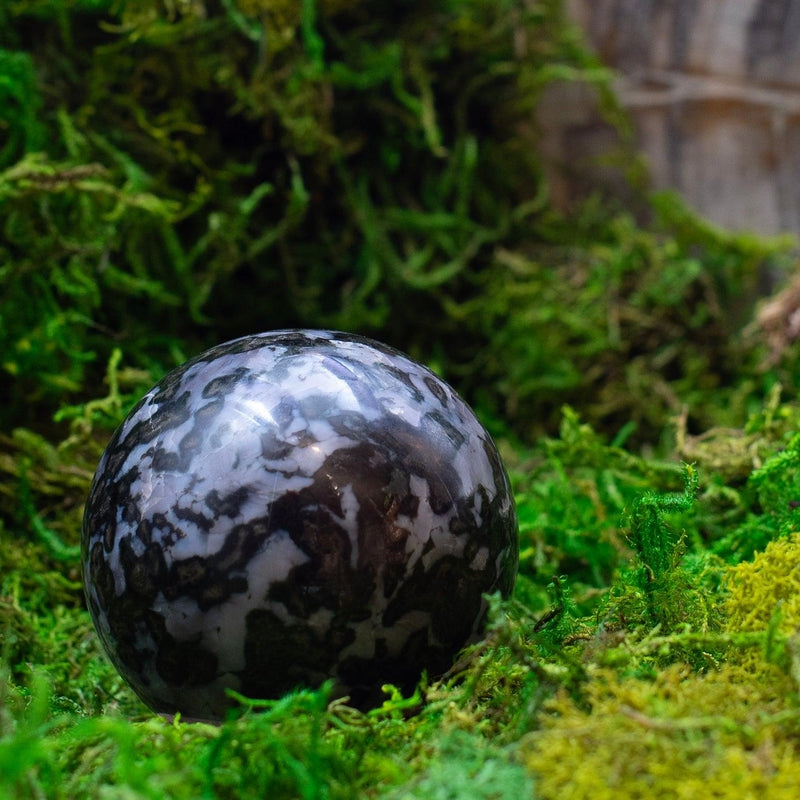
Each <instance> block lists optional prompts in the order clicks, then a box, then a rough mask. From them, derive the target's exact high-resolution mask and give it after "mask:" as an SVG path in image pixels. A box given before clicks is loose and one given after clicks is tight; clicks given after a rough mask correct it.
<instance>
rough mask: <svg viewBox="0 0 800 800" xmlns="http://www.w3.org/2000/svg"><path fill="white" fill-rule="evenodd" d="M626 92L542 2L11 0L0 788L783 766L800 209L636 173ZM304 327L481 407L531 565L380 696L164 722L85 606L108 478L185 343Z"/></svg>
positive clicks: (650, 778)
mask: <svg viewBox="0 0 800 800" xmlns="http://www.w3.org/2000/svg"><path fill="white" fill-rule="evenodd" d="M556 81H581V82H583V83H586V84H588V85H590V86H591V87H592V88H593V91H594V94H595V96H596V98H597V104H598V108H599V110H600V112H601V113H602V114H603V115H604V116H605V119H606V121H607V123H608V124H609V125H612V126H614V127H615V128H616V129H617V130H618V132H619V142H620V145H619V148H620V152H619V157H618V163H619V164H621V165H622V166H623V167H624V170H623V171H624V173H625V178H626V179H627V180H628V181H629V184H630V193H629V197H628V202H627V204H626V205H625V206H624V207H623V206H622V205H621V203H620V202H619V201H615V200H614V198H613V197H605V196H600V195H597V196H591V197H587V198H586V199H585V201H584V202H583V203H581V204H580V206H578V207H576V208H573V209H572V210H570V211H569V212H565V211H559V210H558V209H555V208H553V207H552V204H551V203H550V201H549V195H548V187H547V182H546V179H545V177H544V176H545V174H546V170H545V167H544V165H543V163H542V160H541V156H540V149H539V147H538V139H537V133H536V130H535V125H532V120H533V119H535V110H536V105H537V102H538V100H539V98H540V96H541V92H542V91H543V90H544V89H545V88H546V87H548V86H550V85H551V84H552V83H553V82H556ZM610 87H611V80H610V76H609V74H608V72H607V71H606V70H604V69H603V68H602V67H601V66H600V65H599V64H598V63H597V62H596V60H595V59H594V57H593V56H592V55H591V54H590V53H588V52H587V51H586V50H585V48H584V46H583V45H582V43H581V39H580V37H579V35H578V34H577V32H576V31H575V30H574V29H573V28H572V27H571V26H570V25H569V23H568V22H567V21H566V20H565V18H564V14H563V8H562V4H561V3H559V2H555V1H554V0H547V1H545V0H542V1H541V2H539V1H537V0H494V1H493V2H485V1H484V2H477V0H475V1H474V2H473V1H472V0H436V1H435V2H430V3H398V2H392V3H389V2H385V3H384V2H377V3H365V2H362V1H361V0H317V2H314V0H302V2H300V1H299V0H298V2H259V0H221V1H220V2H212V1H211V0H208V1H207V2H205V1H204V0H171V1H170V2H167V0H164V1H163V2H161V1H157V0H143V1H142V2H124V1H123V0H116V1H115V2H111V0H71V2H56V1H55V0H12V1H11V2H7V3H2V4H0V231H2V232H1V233H0V367H1V368H2V377H1V378H0V384H1V385H2V387H3V389H2V402H1V403H0V797H2V798H9V799H10V800H16V798H65V799H66V798H69V799H70V800H72V799H73V798H84V797H86V798H112V797H113V798H117V797H119V798H137V799H138V798H164V797H168V798H249V797H253V798H263V797H265V796H268V797H270V798H276V800H277V798H339V797H341V798H352V797H368V798H393V799H394V800H400V798H426V799H428V798H431V799H433V800H438V798H453V799H454V800H455V799H456V798H458V799H460V798H465V799H466V800H470V799H471V798H475V799H477V798H482V799H483V798H485V799H486V800H489V799H492V800H517V799H518V798H525V797H527V798H538V799H539V800H555V799H556V798H558V799H559V800H564V798H566V800H579V799H580V800H583V798H592V799H593V800H595V799H596V798H597V799H599V798H605V797H614V798H618V797H624V798H638V797H659V798H694V797H697V796H699V795H703V796H707V797H716V798H736V799H737V800H741V799H742V798H759V800H763V798H777V799H779V800H783V798H786V800H789V799H790V798H791V800H794V798H795V797H797V796H798V793H799V792H800V639H798V629H799V628H800V570H798V564H799V563H800V489H798V487H799V486H800V483H798V478H799V477H800V402H798V396H797V392H796V389H795V387H796V386H797V385H798V378H799V377H800V360H799V359H798V358H797V355H796V354H795V349H796V348H794V347H793V346H792V339H793V336H794V335H795V334H794V333H793V332H792V331H793V328H792V318H791V313H790V312H791V311H792V309H791V308H789V309H788V310H787V313H786V315H785V317H781V316H780V314H778V316H777V317H776V316H775V314H774V313H773V314H772V316H770V323H769V324H770V326H771V327H770V328H769V329H766V328H765V327H764V325H763V324H762V323H763V320H764V317H763V316H762V317H759V308H760V304H759V303H760V298H761V297H762V296H764V295H765V294H766V293H769V292H771V291H773V290H774V289H776V288H778V287H779V286H780V285H782V284H783V283H786V282H788V281H790V280H791V278H792V276H793V275H794V274H795V273H796V271H797V267H796V261H795V243H794V242H793V241H790V240H769V241H768V240H763V239H759V238H757V237H753V236H748V235H732V234H728V233H725V232H722V231H719V230H716V229H714V228H713V227H712V226H709V225H708V224H706V223H705V222H703V221H702V220H699V219H697V218H696V217H695V216H693V215H692V214H691V213H690V212H688V211H687V210H686V209H685V208H684V207H683V206H682V204H681V203H680V202H679V201H678V200H677V199H676V198H674V197H671V196H663V195H662V196H653V195H651V194H650V193H649V192H648V191H647V186H646V182H644V181H643V179H642V174H643V173H642V172H641V170H640V169H639V165H638V162H637V160H636V158H635V156H634V155H633V154H632V153H631V152H630V151H629V150H628V149H627V148H628V147H629V137H630V130H629V127H628V125H627V123H626V121H625V118H624V115H623V114H622V113H621V111H620V110H619V108H618V107H617V105H616V103H615V101H614V97H613V92H612V91H611V88H610ZM631 198H633V199H631ZM776 307H777V308H780V307H781V306H780V304H778V306H775V305H774V304H773V305H772V306H770V308H771V309H772V310H773V312H774V309H775V308H776ZM286 326H309V327H334V328H340V329H345V330H352V331H357V332H360V333H364V334H368V335H371V336H374V337H376V338H379V339H382V340H384V341H387V342H389V343H391V344H393V345H395V346H397V347H399V348H401V349H403V350H406V351H407V352H409V353H410V354H412V355H413V356H415V357H416V358H418V359H420V360H422V361H424V362H425V363H427V364H429V365H430V366H432V367H433V368H434V369H435V370H436V371H437V372H439V373H441V374H442V375H443V376H444V377H446V378H447V379H448V380H449V381H450V382H451V383H453V384H454V385H455V386H456V387H457V388H458V389H459V390H460V391H461V392H462V393H463V394H464V396H465V397H466V398H467V399H468V400H469V401H470V402H471V403H472V404H473V405H474V407H475V408H476V410H477V412H478V414H479V416H480V417H481V418H482V420H483V421H484V422H485V423H486V425H487V426H488V427H489V429H490V430H491V431H492V433H493V435H494V436H495V438H496V441H497V443H498V445H499V447H500V448H501V451H502V454H503V456H504V459H505V461H506V464H507V467H508V470H509V473H510V476H511V479H512V483H513V488H514V493H515V496H516V499H517V507H518V513H519V519H520V574H519V579H518V583H517V588H516V592H515V596H514V598H513V600H511V601H509V602H506V603H499V602H497V601H496V600H493V602H492V613H491V618H490V623H489V627H488V630H487V635H486V638H485V640H484V641H482V642H481V643H479V644H477V645H475V646H474V647H472V648H470V649H469V650H467V651H465V652H463V653H462V654H460V656H459V657H458V659H457V660H456V662H455V664H454V665H453V668H452V669H451V671H450V672H449V673H448V674H447V675H445V676H444V677H443V678H441V679H439V680H435V681H433V680H427V679H424V680H423V681H422V683H421V684H420V686H419V688H418V690H417V692H416V693H414V694H413V695H411V696H408V697H404V696H402V695H400V694H399V693H397V692H396V691H395V690H393V689H392V687H387V688H386V699H385V702H384V704H383V705H382V706H381V707H378V708H375V709H373V710H371V711H367V712H364V711H358V710H355V709H353V708H350V707H349V706H348V705H347V703H346V701H341V700H338V701H334V702H332V701H331V700H330V698H329V697H328V694H327V692H326V689H325V687H322V688H320V689H317V690H314V691H298V692H297V693H295V694H293V695H290V696H287V697H284V698H282V699H280V700H276V701H269V702H264V701H253V700H249V699H247V698H241V699H240V700H239V704H238V706H237V708H236V710H235V711H233V712H232V713H231V715H230V718H229V719H227V720H226V721H225V722H224V723H223V724H221V725H219V726H212V725H207V724H202V723H193V722H187V721H183V720H181V719H180V718H176V719H173V720H166V719H163V718H161V717H159V716H156V715H153V714H152V713H151V712H149V711H148V709H147V708H145V707H143V706H142V705H141V703H140V702H139V701H138V700H137V699H136V697H135V696H134V695H133V694H132V693H131V692H130V690H129V689H128V688H127V687H126V686H125V685H124V683H123V682H122V681H121V679H120V678H119V677H118V675H117V674H116V672H115V670H114V668H113V667H112V666H111V665H110V663H109V662H108V661H107V660H106V659H105V657H104V655H103V653H102V652H101V649H100V644H99V641H98V639H97V637H96V635H95V633H94V631H93V629H92V624H91V621H90V619H89V616H88V613H87V611H86V609H85V606H84V600H83V592H82V584H81V574H80V561H79V543H80V526H81V515H82V509H83V503H84V501H85V498H86V494H87V492H88V487H89V483H90V481H91V477H92V474H93V471H94V468H95V466H96V464H97V461H98V459H99V456H100V453H101V452H102V449H103V447H104V445H105V443H106V442H107V441H108V438H109V437H110V435H111V433H112V431H113V429H114V427H115V426H116V425H117V424H118V423H119V421H120V420H121V419H122V418H123V417H124V415H125V414H126V413H127V411H128V410H129V409H130V408H131V407H132V405H133V404H134V403H135V402H136V400H137V399H138V397H139V396H140V395H141V394H142V393H143V392H144V391H145V390H146V389H147V388H149V387H150V385H151V384H152V383H154V382H155V381H156V380H157V379H158V378H160V377H161V376H162V375H163V374H164V373H165V372H166V371H167V370H168V369H170V368H171V367H173V366H175V365H177V364H178V363H180V362H181V361H183V360H184V359H185V358H188V357H189V356H191V355H194V354H195V353H197V352H199V351H200V350H202V349H203V348H204V347H206V346H209V345H211V344H214V343H217V342H219V341H223V340H225V339H228V338H231V337H233V336H235V335H239V334H244V333H248V332H254V331H260V330H265V329H270V328H277V327H286Z"/></svg>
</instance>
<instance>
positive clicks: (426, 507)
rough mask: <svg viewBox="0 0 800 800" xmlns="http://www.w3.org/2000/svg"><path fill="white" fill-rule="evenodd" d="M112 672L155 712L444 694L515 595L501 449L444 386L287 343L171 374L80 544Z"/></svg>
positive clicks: (348, 345)
mask: <svg viewBox="0 0 800 800" xmlns="http://www.w3.org/2000/svg"><path fill="white" fill-rule="evenodd" d="M82 559H83V570H84V579H85V585H86V595H87V599H88V605H89V609H90V611H91V614H92V617H93V619H94V623H95V626H96V628H97V630H98V632H99V635H100V638H101V639H102V642H103V644H104V646H105V649H106V651H107V652H108V654H109V656H110V657H111V660H112V661H113V662H114V664H115V665H116V667H117V669H118V670H119V671H120V673H121V674H122V676H123V677H124V678H125V679H126V680H127V681H128V682H129V683H130V685H131V686H132V687H133V689H134V690H135V691H136V693H137V694H138V695H139V696H140V697H141V698H142V700H144V702H145V703H147V704H148V705H149V706H150V707H151V708H153V709H155V710H156V711H159V712H163V713H174V712H178V711H180V712H181V713H182V714H184V715H185V716H187V717H195V718H200V719H210V720H214V719H219V718H221V717H222V716H224V714H225V711H226V708H227V707H228V706H229V704H230V702H231V701H230V699H229V696H228V695H227V693H226V688H232V689H235V690H236V691H238V692H240V693H242V694H244V695H247V696H249V697H258V698H272V697H279V696H280V695H281V694H283V693H285V692H287V691H289V690H291V689H293V688H296V687H299V686H311V687H314V686H318V685H320V684H321V683H322V682H323V681H326V680H328V679H332V680H333V682H334V691H335V692H336V693H337V694H338V695H349V696H350V697H351V699H352V701H353V702H354V703H356V704H362V705H369V704H370V703H373V702H376V701H377V700H378V699H379V698H380V697H381V693H380V686H381V685H382V684H384V683H394V684H395V685H398V686H401V687H403V688H404V689H409V688H411V687H413V685H414V683H415V682H416V681H417V680H418V679H419V677H420V674H421V672H422V671H423V670H427V671H428V672H429V674H431V675H433V676H436V675H440V674H442V673H443V672H445V671H446V670H447V669H448V668H449V667H450V666H451V665H452V659H453V656H454V655H455V654H456V653H457V651H458V650H459V649H460V648H461V647H462V646H463V645H465V644H466V643H468V642H470V641H473V640H475V639H476V638H477V637H478V636H479V634H480V630H481V625H482V623H483V620H484V616H485V610H486V603H485V598H484V594H486V593H494V592H500V593H501V594H502V595H503V596H508V595H510V593H511V591H512V589H513V585H514V580H515V577H516V571H517V560H518V545H517V522H516V515H515V512H514V504H513V500H512V496H511V492H510V489H509V484H508V478H507V476H506V473H505V471H504V469H503V465H502V463H501V461H500V457H499V455H498V452H497V450H496V449H495V446H494V444H493V443H492V441H491V439H490V437H489V434H488V433H487V432H486V431H485V430H484V428H483V427H482V426H481V424H480V423H479V422H478V420H477V419H476V418H475V415H474V414H473V413H472V411H471V410H470V409H469V407H468V406H467V405H466V404H465V403H464V402H463V401H462V400H461V399H460V398H459V397H458V396H457V395H456V394H455V392H454V391H453V390H452V389H451V388H450V387H449V386H448V385H447V384H446V383H444V382H442V381H441V380H440V379H439V378H437V377H436V376H435V375H434V374H433V373H432V372H430V371H429V370H428V369H426V368H425V367H423V366H421V365H419V364H417V363H415V362H414V361H412V360H410V359H409V358H407V357H406V356H404V355H402V354H401V353H399V352H397V351H396V350H393V349H391V348H389V347H386V346H384V345H381V344H378V343H377V342H373V341H369V340H367V339H363V338H361V337H358V336H353V335H349V334H344V333H333V332H329V331H310V330H287V331H277V332H272V333H264V334H260V335H256V336H247V337H244V338H241V339H237V340H235V341H232V342H228V343H226V344H222V345H219V346H218V347H214V348H212V349H211V350H209V351H207V352H206V353H203V354H202V355H200V356H198V357H197V358H194V359H192V360H191V361H189V362H187V363H186V364H184V365H183V366H181V367H179V368H178V369H176V370H174V371H173V372H171V373H170V374H169V375H167V376H166V377H165V378H164V379H163V380H162V381H161V382H160V383H159V384H157V385H156V386H155V387H154V388H153V389H152V390H151V391H150V392H149V393H148V394H147V395H146V396H145V397H144V398H143V399H142V400H141V401H140V402H139V404H138V405H137V406H136V407H135V408H134V409H133V411H132V412H131V413H130V415H129V416H128V417H127V419H126V420H125V421H124V422H123V423H122V425H121V426H120V427H119V429H118V430H117V431H116V433H115V434H114V436H113V438H112V439H111V442H110V443H109V445H108V447H107V449H106V451H105V453H104V455H103V457H102V460H101V461H100V465H99V467H98V469H97V473H96V475H95V478H94V483H93V484H92V489H91V493H90V496H89V500H88V503H87V506H86V513H85V517H84V526H83V542H82Z"/></svg>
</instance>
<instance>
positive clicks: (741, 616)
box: [725, 533, 800, 635]
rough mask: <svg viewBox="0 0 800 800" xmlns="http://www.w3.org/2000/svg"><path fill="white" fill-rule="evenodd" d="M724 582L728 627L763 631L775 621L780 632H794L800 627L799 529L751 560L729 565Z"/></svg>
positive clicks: (776, 541)
mask: <svg viewBox="0 0 800 800" xmlns="http://www.w3.org/2000/svg"><path fill="white" fill-rule="evenodd" d="M727 585H728V598H727V600H726V603H725V606H726V612H727V616H728V628H729V629H730V630H732V631H763V630H766V629H767V628H769V627H770V626H771V625H772V624H773V622H776V621H777V627H778V630H779V631H780V632H781V633H783V634H786V635H791V634H793V633H794V632H795V631H796V630H797V628H798V627H800V533H793V534H791V535H790V536H787V537H785V538H782V539H776V540H775V541H772V542H770V543H769V544H768V545H767V547H766V549H765V550H764V552H763V553H758V554H757V555H756V556H755V558H754V559H753V560H752V561H745V562H743V563H741V564H738V565H737V566H735V567H731V568H730V569H729V570H728V579H727ZM776 614H779V615H780V618H779V619H777V620H776Z"/></svg>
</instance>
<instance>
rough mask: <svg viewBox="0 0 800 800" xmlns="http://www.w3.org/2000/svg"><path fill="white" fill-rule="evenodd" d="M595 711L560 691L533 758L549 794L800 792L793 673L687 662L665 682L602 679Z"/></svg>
mask: <svg viewBox="0 0 800 800" xmlns="http://www.w3.org/2000/svg"><path fill="white" fill-rule="evenodd" d="M587 694H588V704H589V709H588V710H587V709H584V708H580V707H578V706H577V705H576V704H575V703H574V702H573V701H572V700H570V699H568V698H567V697H566V696H563V695H562V696H559V697H558V698H556V699H555V700H554V701H553V702H552V703H551V704H550V705H549V707H548V710H547V714H546V715H545V716H544V717H543V720H542V729H541V730H540V731H537V732H536V733H533V734H531V735H530V736H529V737H527V738H526V739H525V741H524V743H523V745H522V752H523V759H524V763H525V764H526V766H527V767H528V768H529V769H530V770H531V771H532V772H533V774H534V776H535V778H536V785H537V790H538V796H539V797H541V798H542V799H543V800H550V798H560V799H561V800H579V798H580V799H581V800H582V799H583V798H593V799H595V800H603V798H616V797H626V798H631V799H632V800H636V798H649V797H652V796H653V795H654V794H656V795H657V796H658V797H663V798H668V799H670V800H671V799H672V798H688V797H699V796H702V797H714V798H731V800H733V798H736V800H741V799H742V798H753V800H755V798H758V797H770V798H786V799H787V800H788V798H790V797H792V796H793V795H794V794H796V793H797V791H798V790H799V789H800V766H798V763H799V762H798V756H799V755H800V740H799V739H798V734H799V733H800V730H799V729H798V708H797V702H796V696H795V693H794V690H793V687H792V685H791V683H790V682H789V680H788V678H787V677H786V676H782V675H773V676H772V680H770V681H765V680H764V679H763V676H758V677H756V676H753V675H751V674H749V673H747V672H744V671H742V670H741V669H737V668H733V667H723V668H721V669H720V670H718V671H716V670H715V671H710V672H708V673H707V674H704V675H696V674H691V673H690V672H688V671H687V669H686V668H685V667H683V666H680V665H675V666H673V667H670V668H668V669H666V670H663V671H661V672H660V673H659V674H658V675H657V676H656V678H655V680H641V679H623V680H620V679H618V678H617V677H616V676H614V675H613V674H609V673H599V674H597V675H595V676H593V681H592V683H591V684H590V686H589V688H588V690H587Z"/></svg>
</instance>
